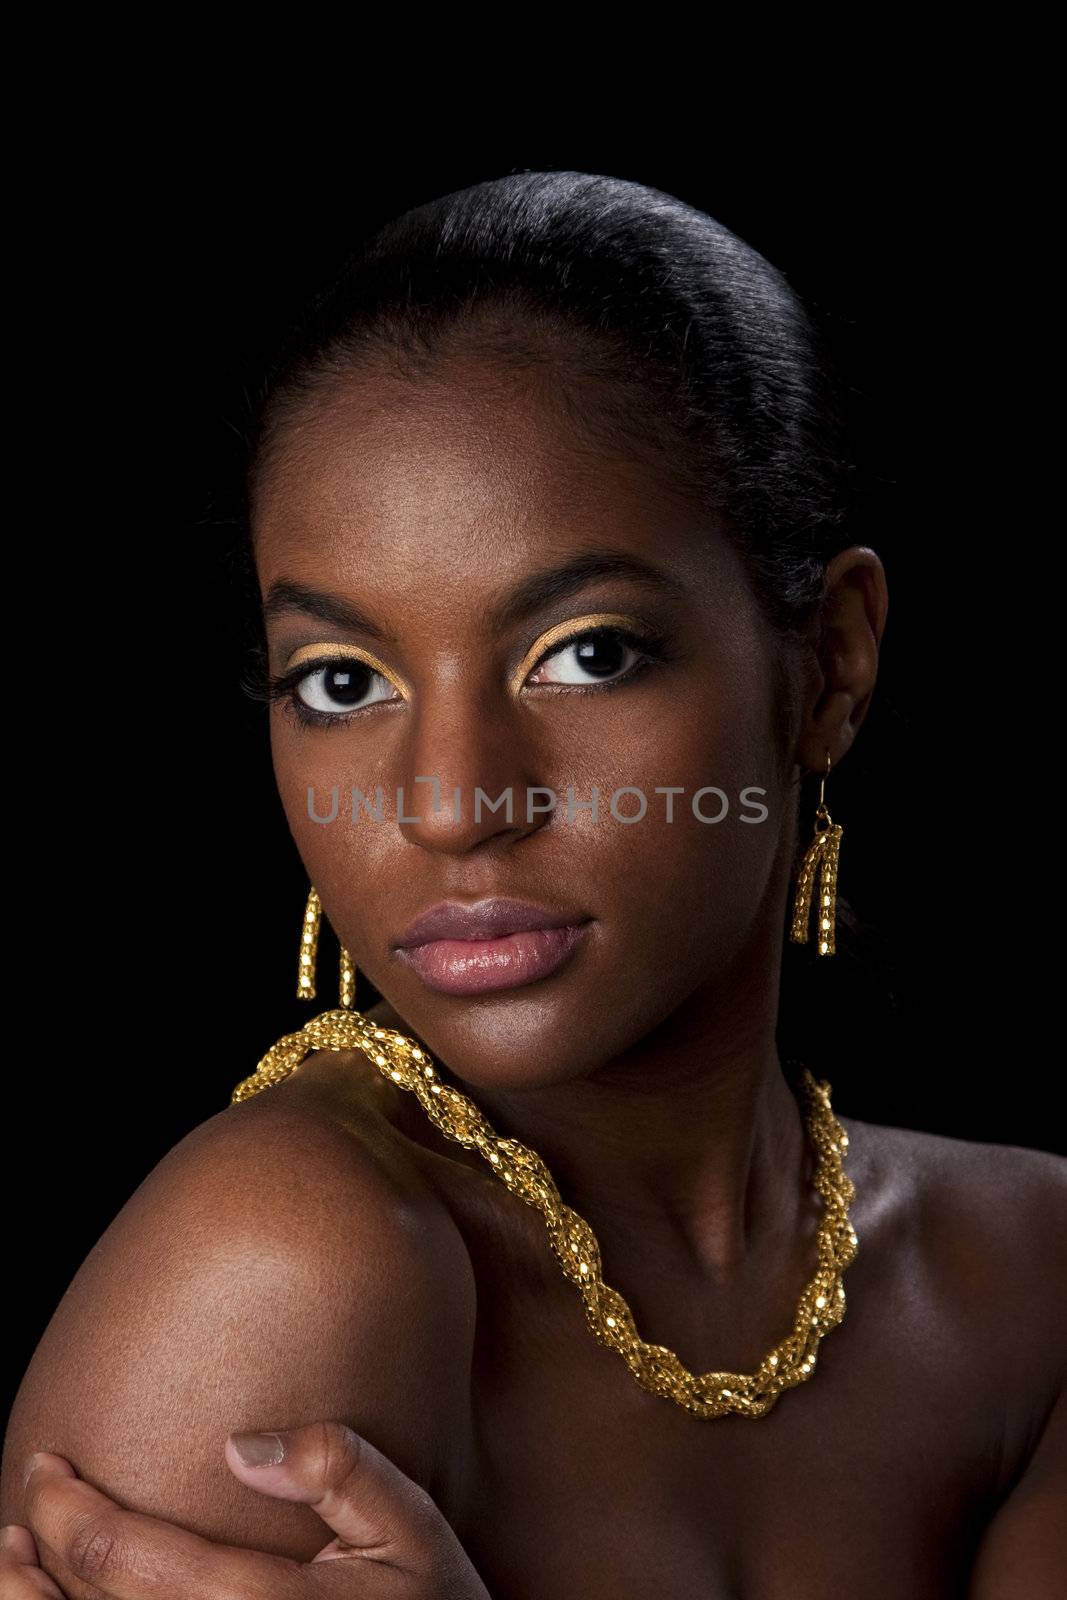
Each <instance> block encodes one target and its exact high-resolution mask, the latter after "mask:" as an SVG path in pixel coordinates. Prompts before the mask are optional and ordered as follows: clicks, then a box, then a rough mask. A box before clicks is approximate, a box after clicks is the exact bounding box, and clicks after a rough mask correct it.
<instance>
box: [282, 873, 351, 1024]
mask: <svg viewBox="0 0 1067 1600" xmlns="http://www.w3.org/2000/svg"><path fill="white" fill-rule="evenodd" d="M321 926H322V901H321V900H320V899H319V894H318V890H317V889H316V888H315V887H314V885H312V888H311V892H310V893H309V895H308V903H307V908H306V909H305V911H304V926H303V930H302V931H301V934H300V965H299V968H298V970H297V980H296V997H297V999H298V1000H314V998H315V962H316V959H317V957H318V953H319V929H320V927H321ZM340 996H341V1004H342V1006H344V1007H345V1008H346V1009H349V1010H350V1009H351V1008H352V1007H353V1006H354V1005H355V1003H356V968H355V965H354V963H353V961H352V957H351V956H350V955H349V953H348V951H347V950H346V949H345V947H344V945H342V946H341V986H340Z"/></svg>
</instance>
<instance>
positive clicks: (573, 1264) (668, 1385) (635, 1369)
mask: <svg viewBox="0 0 1067 1600" xmlns="http://www.w3.org/2000/svg"><path fill="white" fill-rule="evenodd" d="M313 1050H361V1051H362V1052H363V1054H364V1055H366V1056H368V1057H369V1058H370V1060H371V1061H372V1062H373V1063H374V1065H375V1066H376V1067H377V1068H378V1070H379V1071H380V1072H381V1073H382V1075H383V1076H384V1077H386V1078H388V1079H389V1080H390V1081H391V1082H393V1083H395V1084H397V1085H398V1086H399V1087H400V1088H401V1089H407V1090H410V1091H411V1092H412V1093H414V1094H415V1095H416V1096H417V1097H418V1100H419V1103H420V1105H421V1106H422V1107H423V1109H424V1110H425V1112H426V1114H427V1116H429V1117H430V1118H431V1120H432V1121H433V1122H435V1123H436V1124H437V1126H438V1127H439V1128H440V1129H441V1131H442V1132H443V1133H444V1134H445V1135H446V1136H447V1137H448V1138H449V1139H453V1140H455V1141H456V1143H458V1144H462V1145H465V1146H466V1147H467V1148H468V1149H476V1150H477V1151H478V1152H479V1153H480V1154H481V1155H482V1156H484V1157H485V1159H486V1161H487V1162H488V1163H489V1166H490V1168H491V1169H492V1171H493V1172H495V1173H496V1175H497V1177H498V1178H499V1179H500V1180H501V1182H502V1183H505V1184H506V1185H507V1187H508V1188H509V1189H510V1190H512V1192H513V1193H515V1194H517V1195H519V1196H520V1198H521V1199H523V1200H525V1201H526V1203H527V1204H528V1205H532V1206H536V1207H537V1209H538V1210H539V1211H540V1212H541V1213H542V1214H543V1215H544V1219H545V1223H546V1225H547V1228H548V1237H549V1241H550V1243H551V1245H552V1249H553V1251H554V1252H555V1255H556V1257H557V1258H558V1260H559V1263H560V1266H561V1267H562V1268H563V1271H564V1274H565V1275H566V1276H567V1277H568V1278H569V1279H570V1280H571V1282H572V1283H576V1284H577V1285H578V1287H579V1289H580V1290H581V1295H582V1299H583V1301H584V1303H585V1311H586V1319H587V1321H588V1323H589V1326H590V1328H591V1329H592V1331H593V1334H594V1335H595V1337H596V1339H597V1340H598V1341H599V1343H600V1344H603V1345H607V1346H609V1347H610V1348H611V1349H612V1350H615V1351H617V1352H618V1354H619V1355H621V1356H622V1358H623V1360H624V1361H625V1362H626V1364H627V1366H628V1367H629V1369H630V1371H631V1372H632V1373H633V1376H634V1377H635V1378H636V1380H637V1382H638V1383H639V1384H640V1385H641V1387H642V1388H643V1389H646V1390H647V1391H648V1392H649V1393H650V1394H655V1395H661V1396H663V1397H664V1398H666V1399H669V1400H674V1401H676V1402H677V1404H678V1405H680V1406H684V1407H685V1408H686V1410H688V1411H692V1412H693V1413H694V1414H695V1415H696V1416H698V1417H721V1416H725V1415H727V1414H728V1413H733V1414H734V1415H738V1416H745V1417H761V1416H763V1415H764V1413H765V1412H767V1411H769V1410H770V1408H771V1406H773V1405H774V1403H775V1401H776V1400H777V1398H778V1396H779V1395H780V1394H781V1392H782V1390H783V1389H788V1388H792V1387H793V1386H794V1385H796V1384H798V1383H803V1382H804V1380H805V1379H806V1378H810V1376H811V1374H812V1372H813V1371H814V1370H815V1356H816V1352H817V1349H818V1345H819V1341H820V1340H821V1339H822V1338H823V1336H824V1334H826V1333H828V1332H829V1330H830V1329H831V1328H833V1327H835V1326H836V1324H837V1323H839V1322H840V1321H841V1318H842V1317H843V1316H844V1314H845V1289H844V1285H843V1283H842V1281H841V1278H842V1274H843V1273H844V1270H845V1268H846V1267H847V1266H848V1264H849V1262H850V1261H852V1260H853V1258H854V1257H855V1255H856V1252H857V1249H858V1240H857V1238H856V1232H855V1229H854V1228H853V1226H852V1224H851V1222H850V1221H849V1217H848V1208H849V1205H850V1203H851V1201H852V1199H853V1196H854V1195H855V1186H854V1185H853V1183H852V1180H851V1178H849V1177H847V1176H846V1174H845V1172H844V1171H843V1169H842V1165H841V1162H842V1157H843V1155H844V1153H845V1152H846V1151H847V1149H848V1134H847V1133H846V1132H845V1130H844V1129H843V1128H842V1126H841V1124H840V1123H839V1122H838V1120H837V1118H836V1117H835V1116H834V1114H833V1111H832V1109H831V1106H830V1085H829V1083H827V1082H826V1080H825V1079H823V1080H822V1081H821V1082H820V1081H816V1079H815V1078H814V1077H813V1076H812V1074H811V1072H810V1071H809V1070H808V1068H807V1067H805V1068H804V1069H803V1076H802V1086H803V1090H804V1096H805V1100H806V1103H807V1106H806V1113H805V1126H806V1129H807V1134H808V1138H809V1140H810V1141H811V1144H812V1146H813V1148H814V1150H815V1152H816V1155H817V1165H816V1170H815V1177H814V1180H813V1181H814V1186H815V1188H816V1190H817V1191H818V1193H819V1194H820V1195H821V1196H822V1199H823V1215H822V1218H821V1220H820V1223H819V1230H818V1238H817V1253H818V1261H819V1265H818V1268H817V1270H816V1272H815V1275H814V1277H812V1279H811V1280H810V1282H809V1283H808V1284H807V1286H806V1287H805V1289H804V1292H803V1293H802V1294H801V1297H800V1305H799V1307H798V1309H797V1314H796V1319H795V1321H794V1324H793V1330H792V1332H791V1333H790V1334H789V1335H788V1336H787V1337H786V1338H785V1339H783V1340H782V1341H781V1343H780V1344H777V1345H775V1347H774V1349H773V1350H771V1351H770V1352H769V1353H768V1354H767V1355H766V1356H765V1357H764V1359H763V1361H761V1363H760V1365H759V1367H758V1368H757V1370H756V1371H755V1372H753V1373H738V1372H704V1373H699V1374H698V1373H694V1372H690V1371H689V1369H688V1368H687V1367H686V1366H684V1365H683V1363H682V1362H681V1361H680V1360H679V1359H678V1357H677V1356H676V1355H675V1353H674V1351H673V1350H669V1349H667V1347H666V1346H665V1345H661V1344H646V1343H645V1342H644V1340H643V1339H642V1338H641V1337H640V1335H639V1334H638V1332H637V1329H636V1328H635V1326H634V1320H633V1316H632V1314H631V1312H630V1308H629V1306H628V1305H627V1304H626V1301H625V1300H624V1299H623V1298H622V1295H621V1294H619V1293H618V1291H617V1290H615V1289H612V1288H610V1287H609V1286H608V1285H607V1284H606V1283H605V1282H604V1280H603V1278H602V1277H601V1275H600V1247H599V1246H598V1244H597V1241H596V1236H595V1235H594V1233H593V1230H592V1228H591V1227H590V1226H589V1224H588V1223H587V1222H586V1221H585V1220H584V1219H583V1218H582V1217H580V1216H579V1215H578V1213H577V1212H576V1211H572V1210H571V1208H570V1206H567V1205H564V1203H563V1201H562V1199H561V1198H560V1194H559V1190H558V1189H557V1188H556V1185H555V1183H554V1182H553V1180H552V1177H551V1174H550V1173H549V1171H548V1168H547V1167H546V1166H545V1164H544V1162H543V1161H542V1160H541V1157H540V1156H539V1155H537V1153H536V1152H535V1151H533V1150H530V1149H529V1148H528V1147H527V1146H526V1145H523V1144H520V1143H519V1141H518V1140H517V1139H503V1138H501V1137H500V1136H499V1135H498V1134H497V1133H496V1131H495V1130H494V1129H493V1128H492V1127H490V1125H489V1123H488V1122H487V1121H486V1119H485V1118H484V1117H483V1115H482V1113H481V1112H480V1111H479V1110H478V1107H477V1106H476V1105H475V1104H474V1102H473V1101H472V1100H470V1099H468V1097H467V1096H466V1095H465V1094H461V1093H460V1091H459V1090H458V1089H455V1088H453V1087H452V1085H451V1084H448V1083H444V1082H442V1080H441V1078H440V1077H439V1076H438V1073H437V1069H436V1067H435V1066H434V1063H433V1059H432V1057H431V1056H430V1055H429V1053H428V1052H427V1051H426V1050H423V1049H422V1048H421V1046H419V1045H417V1044H416V1043H415V1041H414V1039H410V1038H408V1036H407V1035H406V1034H403V1033H398V1032H397V1031H396V1029H394V1028H379V1027H376V1026H375V1024H374V1023H373V1022H370V1021H369V1020H368V1019H367V1018H366V1017H365V1016H364V1015H363V1014H362V1012H359V1011H356V1010H354V1009H353V1010H349V1009H344V1010H336V1011H323V1012H322V1013H321V1014H320V1015H319V1016H317V1017H314V1018H313V1019H312V1020H311V1021H310V1022H309V1023H308V1024H307V1025H306V1027H304V1028H302V1029H301V1030H300V1032H299V1033H289V1034H286V1035H285V1036H284V1037H283V1038H281V1039H279V1040H278V1042H277V1044H275V1045H272V1046H271V1048H270V1049H269V1050H268V1051H267V1053H266V1055H265V1056H264V1057H263V1059H262V1061H261V1062H260V1063H259V1066H258V1067H257V1068H256V1070H255V1072H254V1073H253V1074H252V1076H251V1077H250V1078H243V1079H242V1080H241V1082H240V1083H239V1084H238V1085H237V1087H236V1088H235V1089H234V1091H233V1094H232V1095H231V1097H230V1103H231V1105H235V1104H237V1103H238V1102H239V1101H241V1100H247V1099H248V1098H249V1097H250V1096H251V1095H254V1094H258V1093H259V1092H260V1090H262V1089H267V1088H270V1087H271V1086H272V1085H273V1084H276V1083H280V1082H281V1080H282V1079H283V1078H287V1077H288V1076H289V1074H290V1073H291V1072H293V1071H294V1070H295V1069H296V1068H297V1067H298V1066H299V1065H300V1063H301V1062H302V1061H303V1060H304V1058H305V1056H307V1055H310V1053H311V1052H312V1051H313Z"/></svg>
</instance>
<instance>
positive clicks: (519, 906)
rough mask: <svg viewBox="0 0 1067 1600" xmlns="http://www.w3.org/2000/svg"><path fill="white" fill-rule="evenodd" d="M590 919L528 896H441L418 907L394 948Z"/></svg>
mask: <svg viewBox="0 0 1067 1600" xmlns="http://www.w3.org/2000/svg"><path fill="white" fill-rule="evenodd" d="M591 920H592V919H591V918H590V917H587V916H586V915H584V913H582V912H576V911H553V910H552V909H551V908H550V907H549V906H539V905H536V904H534V902H533V901H531V900H508V899H503V898H500V897H494V898H492V899H488V900H474V901H469V902H464V901H461V900H441V901H438V903H437V904H436V905H433V906H429V907H427V909H426V910H425V911H421V912H420V913H419V915H418V916H417V917H416V918H415V920H414V922H412V923H410V924H409V925H408V927H406V928H405V929H404V931H403V933H402V934H400V936H399V937H398V938H396V939H394V940H393V948H394V949H396V950H406V949H410V948H411V947H412V946H414V945H423V944H429V943H431V941H433V940H436V939H449V940H456V939H479V940H481V939H502V938H506V937H507V936H508V935H509V934H513V933H526V932H529V931H530V930H533V929H543V928H566V927H572V926H576V925H578V924H579V923H585V922H589V921H591Z"/></svg>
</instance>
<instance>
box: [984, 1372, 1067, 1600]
mask: <svg viewBox="0 0 1067 1600" xmlns="http://www.w3.org/2000/svg"><path fill="white" fill-rule="evenodd" d="M1065 1575H1067V1386H1061V1388H1060V1391H1059V1395H1058V1396H1057V1398H1056V1400H1055V1402H1054V1404H1053V1406H1052V1408H1051V1410H1050V1412H1049V1415H1048V1417H1047V1418H1046V1420H1045V1425H1044V1428H1043V1429H1042V1432H1041V1437H1040V1439H1039V1440H1038V1444H1037V1448H1036V1449H1035V1450H1034V1453H1033V1454H1032V1456H1031V1457H1030V1459H1029V1461H1028V1462H1027V1464H1026V1468H1025V1470H1024V1471H1023V1473H1022V1475H1021V1477H1020V1478H1019V1480H1018V1481H1017V1483H1016V1484H1015V1487H1014V1488H1013V1489H1012V1490H1011V1492H1010V1494H1009V1495H1008V1496H1007V1498H1006V1499H1005V1500H1004V1501H1003V1502H1002V1503H1001V1505H1000V1507H999V1508H998V1510H997V1512H996V1514H995V1516H994V1517H993V1519H992V1521H991V1522H990V1523H989V1525H988V1527H987V1528H986V1530H985V1533H984V1534H983V1536H982V1541H981V1543H980V1545H979V1547H978V1554H977V1557H976V1559H975V1564H974V1569H973V1571H972V1573H971V1587H970V1589H969V1591H968V1600H1057V1597H1058V1596H1059V1595H1061V1594H1062V1593H1063V1583H1064V1578H1065Z"/></svg>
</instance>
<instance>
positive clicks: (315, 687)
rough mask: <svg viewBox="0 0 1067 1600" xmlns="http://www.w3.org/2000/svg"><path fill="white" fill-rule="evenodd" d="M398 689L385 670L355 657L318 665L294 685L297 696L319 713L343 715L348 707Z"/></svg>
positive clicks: (386, 696) (372, 701) (374, 700)
mask: <svg viewBox="0 0 1067 1600" xmlns="http://www.w3.org/2000/svg"><path fill="white" fill-rule="evenodd" d="M395 692H396V686H395V685H394V684H392V683H390V681H389V679H388V678H387V677H386V676H385V675H384V673H381V672H376V671H375V669H374V668H373V667H372V666H371V665H370V664H369V662H366V661H358V660H356V659H355V657H345V658H344V659H343V660H336V661H329V662H326V663H324V664H321V665H318V666H315V667H313V668H312V669H311V670H309V671H305V672H304V673H303V674H302V675H301V676H300V677H299V678H298V680H297V682H296V683H295V685H294V686H293V693H294V696H295V698H296V699H297V700H299V701H300V702H301V704H303V705H305V706H307V707H308V709H309V710H311V711H314V712H317V713H318V714H319V716H330V715H331V714H332V715H335V716H344V714H345V713H346V712H348V711H355V710H357V709H358V708H360V707H362V706H371V705H375V704H377V702H378V701H380V700H388V699H391V698H392V697H393V695H394V694H395Z"/></svg>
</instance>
